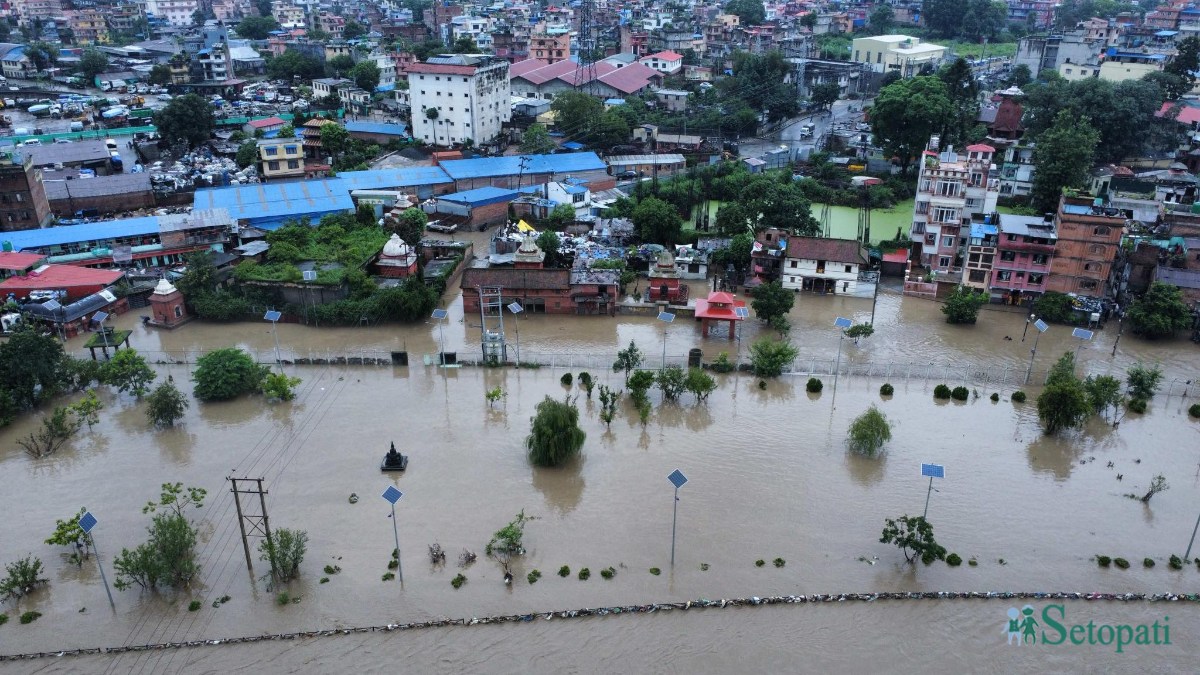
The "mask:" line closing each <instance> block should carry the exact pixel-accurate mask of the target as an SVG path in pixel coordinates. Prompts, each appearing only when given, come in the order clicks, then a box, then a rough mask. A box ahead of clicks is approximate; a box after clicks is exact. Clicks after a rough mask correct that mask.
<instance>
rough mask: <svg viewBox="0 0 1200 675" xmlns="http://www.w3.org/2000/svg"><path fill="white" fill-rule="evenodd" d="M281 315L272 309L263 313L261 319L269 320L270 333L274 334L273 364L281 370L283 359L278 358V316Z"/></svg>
mask: <svg viewBox="0 0 1200 675" xmlns="http://www.w3.org/2000/svg"><path fill="white" fill-rule="evenodd" d="M281 316H283V314H282V313H280V312H278V311H276V310H273V309H272V310H268V311H267V313H266V314H263V320H264V321H270V322H271V333H272V334H273V335H274V336H275V366H276V367H278V368H279V370H280V371H282V370H283V361H281V360H280V359H279V318H280V317H281Z"/></svg>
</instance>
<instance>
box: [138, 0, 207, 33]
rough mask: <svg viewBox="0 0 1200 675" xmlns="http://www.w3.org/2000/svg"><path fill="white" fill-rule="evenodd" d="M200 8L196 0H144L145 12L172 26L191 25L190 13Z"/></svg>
mask: <svg viewBox="0 0 1200 675" xmlns="http://www.w3.org/2000/svg"><path fill="white" fill-rule="evenodd" d="M197 9H200V3H199V1H198V0H146V14H149V15H152V16H154V18H156V19H162V20H164V21H166V22H167V23H169V24H171V25H172V26H185V27H186V26H191V25H192V23H193V21H192V14H194V13H195V12H196V10H197Z"/></svg>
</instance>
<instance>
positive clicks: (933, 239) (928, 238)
mask: <svg viewBox="0 0 1200 675" xmlns="http://www.w3.org/2000/svg"><path fill="white" fill-rule="evenodd" d="M925 245H926V246H937V235H936V234H927V235H925Z"/></svg>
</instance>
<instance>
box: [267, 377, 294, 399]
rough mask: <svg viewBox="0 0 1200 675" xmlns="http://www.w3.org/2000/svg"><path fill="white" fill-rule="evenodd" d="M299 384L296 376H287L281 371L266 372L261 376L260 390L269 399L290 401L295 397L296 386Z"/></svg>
mask: <svg viewBox="0 0 1200 675" xmlns="http://www.w3.org/2000/svg"><path fill="white" fill-rule="evenodd" d="M299 385H300V378H298V377H288V376H287V375H285V374H283V373H267V374H266V375H265V376H264V377H263V381H262V392H263V395H264V396H266V397H267V398H270V399H276V400H279V401H290V400H292V399H294V398H296V387H298V386H299Z"/></svg>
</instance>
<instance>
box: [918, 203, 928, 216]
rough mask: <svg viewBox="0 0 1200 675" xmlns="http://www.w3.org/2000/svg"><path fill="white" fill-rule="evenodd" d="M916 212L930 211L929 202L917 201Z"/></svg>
mask: <svg viewBox="0 0 1200 675" xmlns="http://www.w3.org/2000/svg"><path fill="white" fill-rule="evenodd" d="M916 212H917V213H919V214H925V213H929V202H917V205H916Z"/></svg>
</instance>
